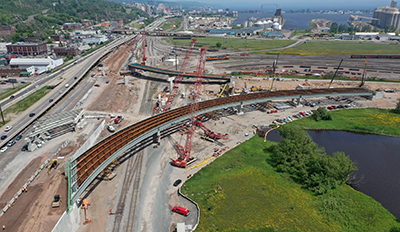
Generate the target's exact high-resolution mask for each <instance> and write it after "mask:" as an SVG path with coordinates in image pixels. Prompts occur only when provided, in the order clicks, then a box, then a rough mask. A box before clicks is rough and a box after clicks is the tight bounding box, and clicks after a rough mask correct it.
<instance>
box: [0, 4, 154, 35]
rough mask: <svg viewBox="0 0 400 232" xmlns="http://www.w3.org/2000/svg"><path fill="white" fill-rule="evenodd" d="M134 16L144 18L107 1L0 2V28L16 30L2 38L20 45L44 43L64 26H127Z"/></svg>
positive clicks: (133, 11)
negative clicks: (30, 39)
mask: <svg viewBox="0 0 400 232" xmlns="http://www.w3.org/2000/svg"><path fill="white" fill-rule="evenodd" d="M128 12H129V13H128ZM138 15H140V16H144V17H148V15H147V14H146V13H145V12H143V11H141V10H138V9H136V8H132V9H128V8H126V6H123V5H121V4H118V3H115V2H110V1H107V0H79V1H77V0H0V25H13V26H16V28H17V33H16V34H15V35H14V36H12V37H11V38H5V39H6V40H12V41H14V42H16V41H24V38H26V37H39V38H41V39H43V40H44V39H46V38H47V37H48V36H49V35H52V34H54V30H55V29H57V26H60V25H62V24H64V23H66V22H81V19H89V20H93V21H94V22H95V23H99V22H101V21H108V20H113V19H123V20H124V23H127V22H128V21H129V20H135V19H137V18H138Z"/></svg>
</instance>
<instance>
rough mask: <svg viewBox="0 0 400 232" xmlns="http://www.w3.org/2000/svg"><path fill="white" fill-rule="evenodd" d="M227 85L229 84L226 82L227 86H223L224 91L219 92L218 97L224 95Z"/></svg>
mask: <svg viewBox="0 0 400 232" xmlns="http://www.w3.org/2000/svg"><path fill="white" fill-rule="evenodd" d="M227 86H228V84H225V86H224V87H223V88H222V91H221V92H220V93H219V94H217V97H222V96H223V94H224V91H225V89H226V87H227Z"/></svg>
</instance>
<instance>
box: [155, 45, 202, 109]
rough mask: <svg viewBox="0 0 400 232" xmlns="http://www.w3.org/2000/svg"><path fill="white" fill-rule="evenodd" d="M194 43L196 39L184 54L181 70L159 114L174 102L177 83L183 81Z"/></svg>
mask: <svg viewBox="0 0 400 232" xmlns="http://www.w3.org/2000/svg"><path fill="white" fill-rule="evenodd" d="M196 41H197V39H192V44H191V45H190V48H189V50H188V51H187V52H186V56H185V59H184V60H183V63H182V66H181V69H180V70H179V74H178V76H177V77H176V78H175V81H174V86H173V88H172V89H170V95H169V97H168V100H167V102H166V103H165V105H164V107H163V108H162V109H161V112H165V111H167V110H169V108H170V107H171V103H172V101H173V100H174V97H175V95H176V93H177V92H178V86H179V83H180V82H181V81H182V79H183V74H184V73H185V69H186V66H187V64H188V62H189V58H190V55H191V54H192V52H193V48H194V44H195V43H196Z"/></svg>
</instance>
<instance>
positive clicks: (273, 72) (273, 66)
mask: <svg viewBox="0 0 400 232" xmlns="http://www.w3.org/2000/svg"><path fill="white" fill-rule="evenodd" d="M279 54H280V53H278V56H277V57H276V60H275V61H274V63H273V65H272V81H271V87H270V88H269V91H272V87H273V86H274V80H275V70H276V67H277V65H278V60H279Z"/></svg>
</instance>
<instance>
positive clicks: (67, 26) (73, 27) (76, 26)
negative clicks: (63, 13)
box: [63, 23, 82, 30]
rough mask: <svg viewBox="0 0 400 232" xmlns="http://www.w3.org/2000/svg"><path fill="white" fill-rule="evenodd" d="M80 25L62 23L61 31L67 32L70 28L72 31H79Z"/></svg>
mask: <svg viewBox="0 0 400 232" xmlns="http://www.w3.org/2000/svg"><path fill="white" fill-rule="evenodd" d="M81 26H82V25H81V24H80V23H64V24H63V29H64V30H67V29H68V28H71V29H72V30H76V29H81Z"/></svg>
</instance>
